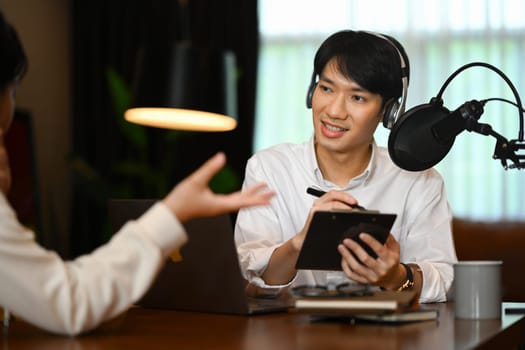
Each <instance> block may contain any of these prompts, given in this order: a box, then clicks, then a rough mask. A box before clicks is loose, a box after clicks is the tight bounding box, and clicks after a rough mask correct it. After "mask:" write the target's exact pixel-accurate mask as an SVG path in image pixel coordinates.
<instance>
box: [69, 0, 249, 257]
mask: <svg viewBox="0 0 525 350" xmlns="http://www.w3.org/2000/svg"><path fill="white" fill-rule="evenodd" d="M180 3H184V2H176V1H173V0H171V1H170V0H137V1H125V0H123V1H119V0H109V1H108V0H91V1H79V0H77V1H73V3H72V27H73V67H74V68H73V81H74V103H73V110H74V113H73V115H74V120H73V155H72V164H73V165H74V167H73V168H74V170H75V171H74V185H73V186H74V188H73V191H74V203H73V224H72V226H73V227H72V234H73V239H72V249H71V251H72V255H73V256H76V255H79V254H82V253H85V252H87V251H91V250H92V249H93V248H94V247H96V246H98V245H100V244H101V243H102V242H104V241H105V240H107V238H108V237H109V234H110V232H111V229H110V228H109V227H108V225H107V207H106V204H107V200H108V199H109V198H122V197H134V198H158V197H159V196H161V195H163V194H164V193H165V192H163V191H166V189H168V188H171V186H172V185H173V184H175V183H176V182H178V181H179V180H180V179H181V178H183V177H185V176H186V175H188V174H189V173H190V172H191V171H193V170H194V169H196V168H197V167H198V166H199V165H200V164H201V163H202V162H203V161H204V160H206V159H207V158H208V157H210V156H211V155H212V154H214V153H215V152H217V151H219V150H222V151H224V152H225V153H226V154H227V156H228V159H229V161H228V165H229V167H230V169H231V174H233V177H236V178H237V182H234V184H235V186H236V187H237V188H239V186H240V181H241V180H242V176H243V174H244V166H245V163H246V161H247V159H248V157H249V156H250V155H251V152H252V138H253V125H254V110H255V108H254V105H255V86H256V67H257V49H258V34H257V31H258V30H257V26H258V25H257V2H256V1H244V0H225V1H213V0H208V1H205V0H192V1H188V2H187V3H188V6H189V7H187V8H185V7H181V5H180ZM184 28H189V36H190V37H191V40H192V42H193V43H194V44H198V45H206V46H209V47H213V48H218V49H229V50H232V51H233V52H234V53H235V55H236V60H237V65H238V67H237V68H238V72H239V77H238V89H237V91H238V97H237V100H238V127H237V129H236V130H234V131H231V132H225V133H188V132H175V131H168V130H161V129H155V128H146V127H139V126H130V125H126V124H129V123H125V122H122V120H123V119H122V115H121V114H120V113H121V112H122V108H123V107H122V105H123V103H125V102H123V101H126V98H128V97H129V96H128V95H126V89H120V90H119V91H121V92H122V91H124V92H123V93H117V94H116V95H115V82H119V81H120V82H121V83H122V84H123V86H124V87H125V88H126V87H129V86H131V84H132V80H133V71H134V67H135V64H136V62H135V57H136V52H137V50H138V48H139V47H140V45H142V44H143V43H145V42H151V41H160V42H162V41H178V40H181V39H182V38H185V37H187V36H188V33H186V31H185V29H184ZM110 71H111V72H113V73H114V75H113V80H112V81H113V83H114V84H113V85H112V86H113V88H112V90H110V89H109V88H108V86H109V85H108V79H107V78H108V72H110ZM115 77H117V78H118V79H116V80H115ZM119 79H120V80H119ZM130 135H131V136H130ZM137 139H141V140H142V141H141V142H137ZM231 177H232V176H230V178H231ZM154 180H158V181H156V182H155V181H154ZM150 182H151V183H156V184H158V185H155V186H148V185H147V184H149V183H150Z"/></svg>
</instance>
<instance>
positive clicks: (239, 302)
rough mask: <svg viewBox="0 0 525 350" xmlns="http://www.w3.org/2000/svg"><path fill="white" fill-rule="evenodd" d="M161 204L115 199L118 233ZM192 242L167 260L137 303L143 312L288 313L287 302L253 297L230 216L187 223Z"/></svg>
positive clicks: (113, 207) (110, 205) (114, 225)
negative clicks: (155, 310)
mask: <svg viewBox="0 0 525 350" xmlns="http://www.w3.org/2000/svg"><path fill="white" fill-rule="evenodd" d="M154 203H155V200H150V199H112V200H110V201H109V202H108V210H109V219H110V223H111V226H112V229H113V230H114V231H116V230H118V229H120V227H122V225H123V224H124V223H125V222H127V221H129V220H132V219H136V218H138V217H139V216H140V215H141V214H142V213H144V212H145V211H146V210H147V209H148V208H149V207H150V206H152V205H153V204H154ZM184 227H185V228H186V232H187V233H188V237H189V240H188V242H187V243H186V244H185V245H184V246H182V248H181V249H180V250H179V251H176V252H174V254H172V258H169V259H168V260H167V261H166V264H165V266H164V267H163V268H162V269H161V271H160V273H159V275H158V276H157V278H156V280H155V281H154V283H153V285H152V286H151V288H150V289H149V291H148V292H147V293H146V294H145V295H144V297H143V298H142V299H141V300H140V301H139V302H138V303H137V304H138V305H140V306H143V307H149V308H160V309H174V310H183V311H197V312H211V313H226V314H239V315H252V314H259V313H269V312H285V311H287V310H288V307H290V306H291V305H290V304H289V303H287V302H285V301H283V300H281V299H261V298H250V297H248V296H247V295H246V292H245V286H246V281H245V279H244V278H243V276H242V274H241V270H240V266H239V260H238V256H237V250H236V246H235V242H234V237H233V227H232V222H231V217H230V215H229V214H224V215H221V216H216V217H211V218H200V219H196V220H192V221H189V222H187V223H186V224H184Z"/></svg>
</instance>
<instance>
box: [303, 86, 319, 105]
mask: <svg viewBox="0 0 525 350" xmlns="http://www.w3.org/2000/svg"><path fill="white" fill-rule="evenodd" d="M316 86H317V82H315V81H312V83H311V84H310V86H309V87H308V93H307V94H306V107H307V108H312V98H313V96H314V90H315V87H316Z"/></svg>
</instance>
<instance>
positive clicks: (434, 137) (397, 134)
mask: <svg viewBox="0 0 525 350" xmlns="http://www.w3.org/2000/svg"><path fill="white" fill-rule="evenodd" d="M481 114H483V104H482V103H481V102H479V101H476V100H472V101H469V102H465V103H464V104H463V105H461V106H460V107H459V108H457V109H456V110H454V111H453V112H450V111H449V110H448V109H447V108H446V107H444V106H443V102H442V100H441V99H438V98H432V99H431V100H430V103H427V104H423V105H419V106H415V107H413V108H411V109H410V110H408V111H407V112H405V113H404V114H403V115H401V116H400V117H399V119H398V120H397V121H396V122H395V123H394V126H393V127H392V130H391V132H390V135H389V137H388V152H389V154H390V158H392V160H393V161H394V163H395V164H396V165H397V166H399V167H400V168H402V169H405V170H409V171H420V170H425V169H428V168H431V167H433V166H434V165H436V164H437V163H439V162H440V161H441V160H442V159H443V158H445V156H446V155H447V153H448V152H449V151H450V149H451V148H452V145H453V144H454V141H455V139H456V136H457V135H458V134H460V133H461V132H462V131H464V130H469V131H470V130H471V129H472V125H475V124H476V123H477V120H478V119H479V117H480V116H481Z"/></svg>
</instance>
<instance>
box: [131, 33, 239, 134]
mask: <svg viewBox="0 0 525 350" xmlns="http://www.w3.org/2000/svg"><path fill="white" fill-rule="evenodd" d="M124 117H125V119H126V120H128V121H130V122H134V123H137V124H142V125H148V126H154V127H159V128H170V129H180V130H194V131H228V130H232V129H234V128H235V127H236V126H237V90H236V77H235V55H234V54H233V52H231V51H218V50H213V49H209V48H202V47H195V46H192V45H191V44H190V43H186V42H179V43H172V44H169V45H148V46H144V47H142V48H141V50H140V52H139V56H138V60H137V69H136V71H135V77H134V86H133V99H132V105H131V107H130V108H129V109H128V110H127V111H126V113H125V115H124Z"/></svg>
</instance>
